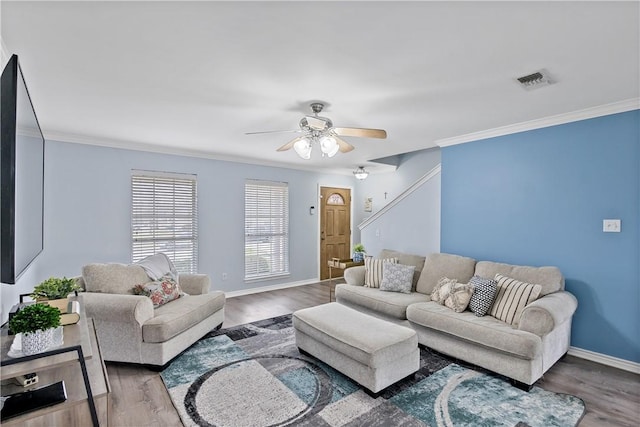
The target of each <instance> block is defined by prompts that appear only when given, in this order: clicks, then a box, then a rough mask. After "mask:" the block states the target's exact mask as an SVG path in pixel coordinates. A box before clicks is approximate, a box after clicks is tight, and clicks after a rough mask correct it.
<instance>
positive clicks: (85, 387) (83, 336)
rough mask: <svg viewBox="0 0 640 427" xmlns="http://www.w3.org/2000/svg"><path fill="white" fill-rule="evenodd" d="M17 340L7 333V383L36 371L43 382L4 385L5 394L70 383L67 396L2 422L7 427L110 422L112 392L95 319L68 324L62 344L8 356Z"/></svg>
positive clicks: (4, 348) (4, 363)
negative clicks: (25, 353) (94, 322)
mask: <svg viewBox="0 0 640 427" xmlns="http://www.w3.org/2000/svg"><path fill="white" fill-rule="evenodd" d="M13 338H14V337H13V336H9V335H6V330H3V331H2V338H1V340H2V351H1V355H2V357H1V359H0V361H1V363H0V364H1V365H2V373H1V378H2V380H3V382H5V383H7V380H9V379H11V378H14V377H16V376H18V375H24V374H28V373H31V372H35V373H36V374H37V375H38V378H39V382H38V383H37V384H34V385H33V386H30V387H22V386H18V385H12V384H9V383H7V384H3V386H2V394H3V395H6V394H12V393H18V392H22V391H26V390H29V389H32V388H40V387H43V386H44V385H48V384H52V383H55V382H58V381H64V383H65V387H66V390H67V400H66V401H65V402H63V403H59V404H57V405H53V406H49V407H45V408H42V409H36V410H34V411H31V412H27V413H25V414H22V415H19V416H17V417H15V418H9V419H6V420H2V425H3V426H7V427H9V426H20V427H30V426H42V425H66V426H83V427H84V426H89V425H93V426H100V425H103V426H106V425H108V413H109V407H110V396H109V394H110V391H111V390H110V386H109V379H108V377H107V371H106V369H105V366H104V362H103V360H102V356H101V354H100V347H99V344H98V341H97V339H96V334H95V329H94V326H93V320H92V319H88V318H86V317H82V318H81V319H80V321H79V322H78V323H76V324H74V325H67V326H65V327H64V333H63V340H64V342H63V345H62V346H60V347H56V348H53V349H51V350H49V351H46V352H43V353H39V354H34V355H31V356H23V357H18V358H10V357H8V356H7V351H8V350H9V348H10V346H11V343H12V342H13Z"/></svg>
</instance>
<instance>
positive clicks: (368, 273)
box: [364, 257, 398, 288]
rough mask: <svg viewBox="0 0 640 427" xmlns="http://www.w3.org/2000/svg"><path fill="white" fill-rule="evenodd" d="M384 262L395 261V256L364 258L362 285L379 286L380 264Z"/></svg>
mask: <svg viewBox="0 0 640 427" xmlns="http://www.w3.org/2000/svg"><path fill="white" fill-rule="evenodd" d="M385 262H393V263H397V262H398V259H397V258H373V257H367V258H365V259H364V285H365V286H366V287H367V288H379V287H380V283H381V282H382V275H383V270H382V265H383V263H385Z"/></svg>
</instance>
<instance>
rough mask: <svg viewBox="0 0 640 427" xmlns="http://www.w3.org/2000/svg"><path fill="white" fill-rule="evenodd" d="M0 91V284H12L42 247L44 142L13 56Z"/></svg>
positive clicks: (20, 72) (3, 74)
mask: <svg viewBox="0 0 640 427" xmlns="http://www.w3.org/2000/svg"><path fill="white" fill-rule="evenodd" d="M1 86H2V87H1V90H0V98H1V99H0V116H1V118H0V120H1V122H0V128H1V133H0V137H1V147H0V228H1V231H0V282H2V283H8V284H15V283H16V280H17V279H18V277H20V275H21V274H22V273H23V272H24V271H25V270H26V268H27V267H28V266H29V264H31V262H33V260H34V259H35V258H36V257H37V256H38V254H40V252H42V249H43V248H44V227H43V225H44V137H43V135H42V130H41V129H40V125H39V124H38V119H37V117H36V113H35V111H34V109H33V105H32V103H31V98H30V96H29V91H28V90H27V85H26V83H25V80H24V76H23V75H22V70H21V69H20V64H19V63H18V56H17V55H13V56H12V57H11V59H10V60H9V62H8V63H7V65H6V67H5V69H4V70H3V72H2V81H1Z"/></svg>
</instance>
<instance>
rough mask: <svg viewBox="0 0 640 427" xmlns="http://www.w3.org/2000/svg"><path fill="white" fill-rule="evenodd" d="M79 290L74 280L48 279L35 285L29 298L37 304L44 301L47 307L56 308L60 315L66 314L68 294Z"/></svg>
mask: <svg viewBox="0 0 640 427" xmlns="http://www.w3.org/2000/svg"><path fill="white" fill-rule="evenodd" d="M81 290H82V288H81V287H80V285H78V282H77V281H76V279H67V278H66V277H63V278H59V277H50V278H48V279H47V280H45V281H43V282H41V283H40V284H39V285H37V286H36V287H35V288H34V289H33V292H32V293H31V295H30V296H31V298H33V299H35V300H36V301H37V302H43V301H46V302H47V303H48V304H49V305H52V306H54V307H58V308H59V309H60V311H61V312H62V313H66V312H67V304H68V301H67V297H68V296H69V294H70V293H72V292H75V291H81Z"/></svg>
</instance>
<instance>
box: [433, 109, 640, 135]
mask: <svg viewBox="0 0 640 427" xmlns="http://www.w3.org/2000/svg"><path fill="white" fill-rule="evenodd" d="M638 109H640V98H631V99H626V100H624V101H620V102H613V103H611V104H605V105H600V106H597V107H591V108H585V109H584V110H578V111H573V112H570V113H562V114H556V115H555V116H549V117H543V118H541V119H535V120H530V121H528V122H521V123H515V124H512V125H507V126H501V127H498V128H494V129H487V130H483V131H479V132H473V133H467V134H464V135H459V136H454V137H451V138H443V139H439V140H437V141H436V142H435V143H436V145H438V146H439V147H449V146H452V145H458V144H464V143H466V142H473V141H479V140H481V139H488V138H495V137H497V136H504V135H510V134H514V133H519V132H525V131H528V130H534V129H541V128H546V127H549V126H556V125H562V124H565V123H571V122H577V121H580V120H586V119H593V118H595V117H601V116H608V115H610V114H616V113H624V112H626V111H632V110H638Z"/></svg>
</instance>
